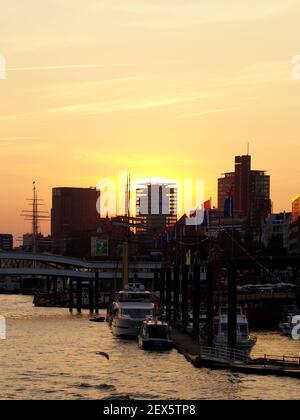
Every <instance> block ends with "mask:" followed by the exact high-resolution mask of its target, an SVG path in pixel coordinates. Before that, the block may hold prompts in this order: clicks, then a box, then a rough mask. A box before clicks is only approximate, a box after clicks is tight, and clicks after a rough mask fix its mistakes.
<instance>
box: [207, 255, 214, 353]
mask: <svg viewBox="0 0 300 420" xmlns="http://www.w3.org/2000/svg"><path fill="white" fill-rule="evenodd" d="M206 270H207V272H206V290H207V305H206V329H207V345H208V346H209V347H212V346H213V342H214V287H213V284H214V283H213V271H212V263H211V262H209V263H208V264H207V268H206Z"/></svg>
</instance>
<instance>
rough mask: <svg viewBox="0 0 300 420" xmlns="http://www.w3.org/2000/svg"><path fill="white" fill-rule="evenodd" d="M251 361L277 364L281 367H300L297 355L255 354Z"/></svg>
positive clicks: (299, 359)
mask: <svg viewBox="0 0 300 420" xmlns="http://www.w3.org/2000/svg"><path fill="white" fill-rule="evenodd" d="M253 363H255V364H262V365H264V366H278V367H282V368H293V367H294V368H297V369H300V357H298V356H278V355H268V354H264V355H261V356H256V357H255V359H253Z"/></svg>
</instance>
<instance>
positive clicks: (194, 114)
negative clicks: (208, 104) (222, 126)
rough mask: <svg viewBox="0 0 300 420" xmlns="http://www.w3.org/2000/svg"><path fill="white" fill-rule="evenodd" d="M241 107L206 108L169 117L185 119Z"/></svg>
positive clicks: (235, 109) (236, 109)
mask: <svg viewBox="0 0 300 420" xmlns="http://www.w3.org/2000/svg"><path fill="white" fill-rule="evenodd" d="M241 109H243V107H232V108H217V109H208V110H203V111H200V112H194V113H191V114H183V115H176V116H175V117H170V119H171V120H180V119H185V118H195V117H203V116H205V115H211V114H219V113H222V112H231V111H239V110H241Z"/></svg>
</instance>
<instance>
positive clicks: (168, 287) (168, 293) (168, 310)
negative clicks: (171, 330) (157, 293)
mask: <svg viewBox="0 0 300 420" xmlns="http://www.w3.org/2000/svg"><path fill="white" fill-rule="evenodd" d="M171 300H172V269H171V267H167V276H166V319H167V321H168V322H170V321H171V307H172V302H171Z"/></svg>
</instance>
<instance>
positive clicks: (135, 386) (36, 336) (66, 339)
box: [0, 295, 300, 399]
mask: <svg viewBox="0 0 300 420" xmlns="http://www.w3.org/2000/svg"><path fill="white" fill-rule="evenodd" d="M0 314H1V315H4V316H6V319H7V339H6V340H4V341H0V356H1V359H0V397H1V399H108V398H109V399H173V398H176V399H212V398H213V399H272V398H276V399H300V380H297V379H289V378H279V377H271V376H270V377H263V376H246V375H243V374H237V373H230V372H227V371H211V370H209V369H203V368H202V369H196V368H194V367H193V366H192V365H191V364H190V363H188V362H187V361H186V360H185V358H184V357H183V356H182V355H180V354H179V353H178V352H177V351H176V350H172V351H171V352H168V353H148V352H144V351H142V350H139V349H138V347H137V344H136V342H135V341H124V340H120V339H117V338H115V337H114V336H113V335H112V334H111V332H110V330H109V328H108V326H107V324H106V323H100V324H97V323H92V322H89V321H88V314H83V315H81V316H79V315H75V314H73V315H69V313H68V311H67V310H66V309H56V308H54V309H50V308H49V309H44V308H35V307H33V305H32V297H30V296H9V295H0ZM257 335H258V343H257V345H256V348H255V352H259V353H267V354H286V355H288V354H290V355H300V342H299V341H292V340H290V339H288V338H285V337H281V336H280V335H279V334H277V333H258V334H257ZM98 351H105V352H107V353H109V355H110V360H109V361H108V360H106V359H105V358H104V357H101V356H98V355H96V352H98Z"/></svg>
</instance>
